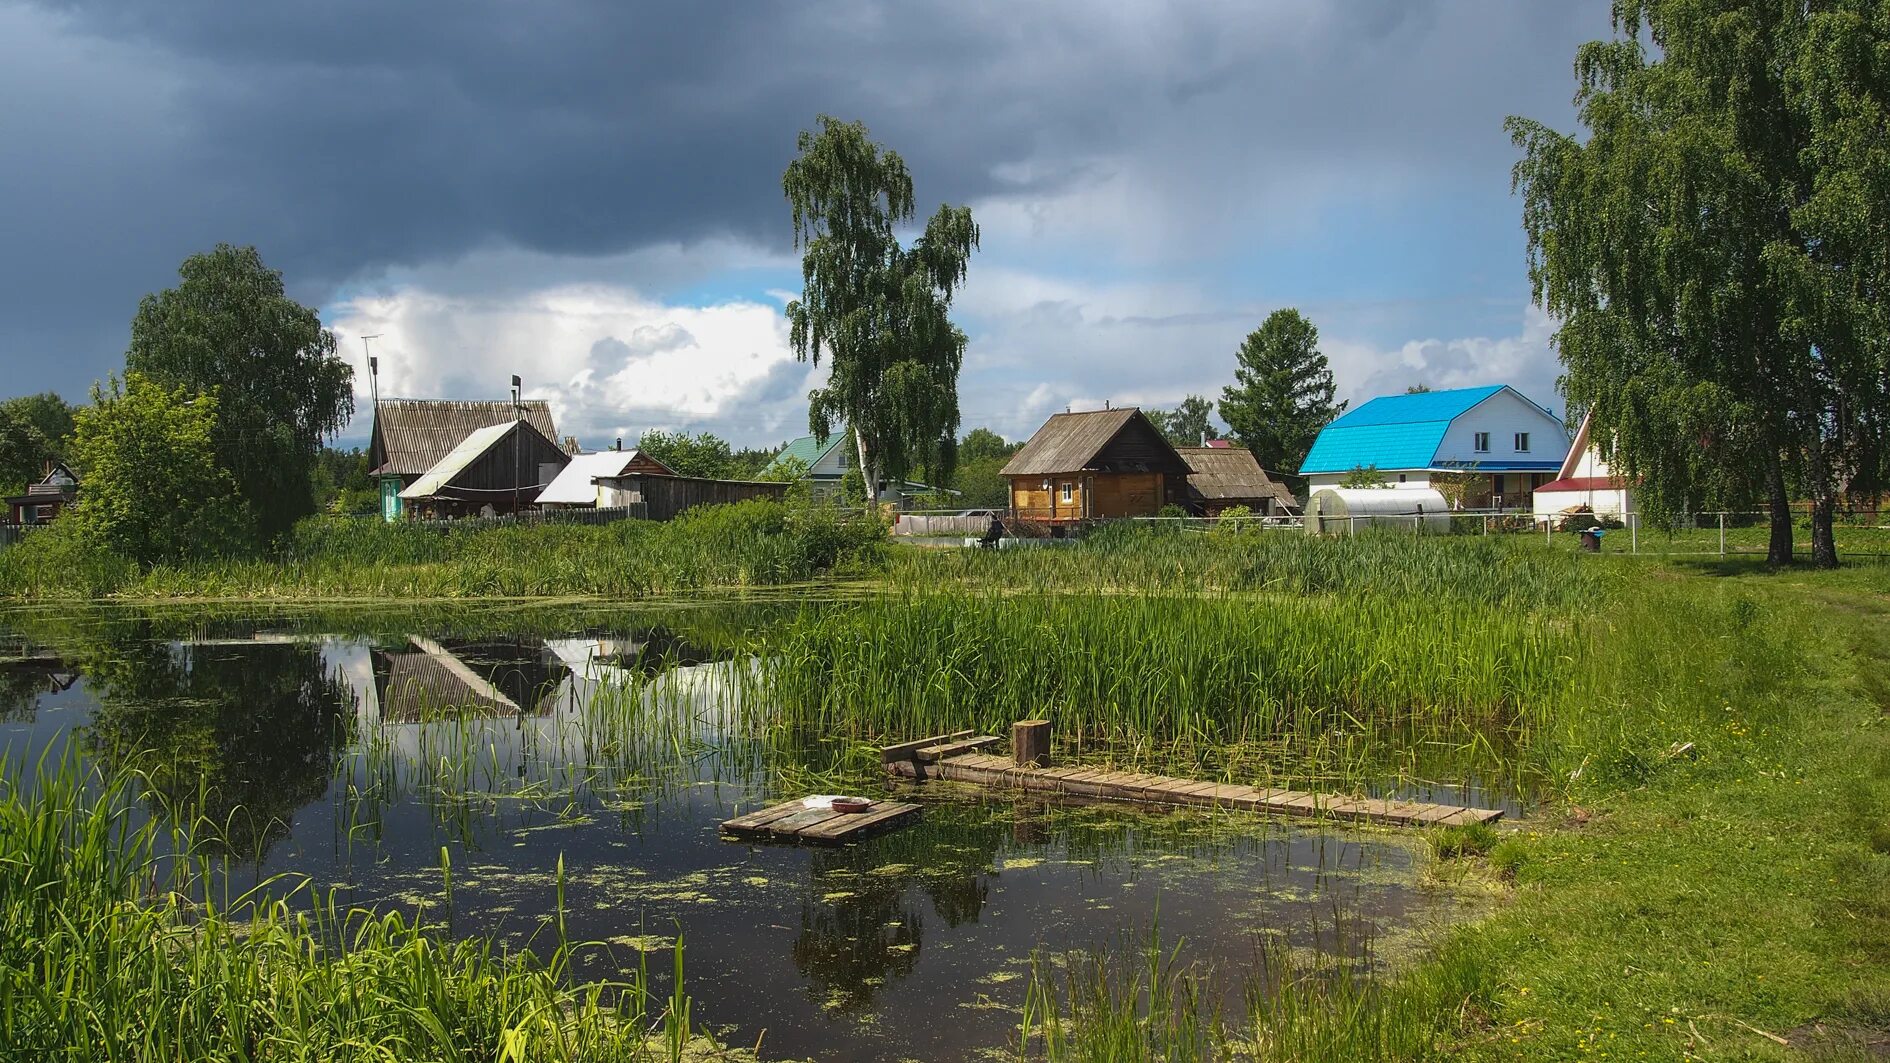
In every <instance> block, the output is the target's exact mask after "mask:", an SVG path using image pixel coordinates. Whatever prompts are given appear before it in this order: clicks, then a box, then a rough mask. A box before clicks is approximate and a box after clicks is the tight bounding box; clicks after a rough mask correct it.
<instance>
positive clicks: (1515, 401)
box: [1299, 384, 1569, 509]
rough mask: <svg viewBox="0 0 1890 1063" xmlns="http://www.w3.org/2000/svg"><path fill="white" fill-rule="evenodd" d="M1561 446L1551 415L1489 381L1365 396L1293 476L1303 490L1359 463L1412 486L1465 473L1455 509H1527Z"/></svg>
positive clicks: (1559, 428)
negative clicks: (1297, 475) (1439, 476)
mask: <svg viewBox="0 0 1890 1063" xmlns="http://www.w3.org/2000/svg"><path fill="white" fill-rule="evenodd" d="M1568 448H1569V441H1568V428H1567V427H1566V426H1565V425H1564V424H1563V423H1562V419H1561V418H1559V417H1557V416H1556V415H1555V414H1553V413H1550V412H1549V411H1548V410H1547V409H1546V408H1544V407H1543V406H1542V405H1541V404H1539V403H1537V402H1534V401H1532V400H1531V399H1530V398H1528V396H1526V395H1524V394H1523V393H1522V392H1520V391H1517V390H1516V389H1515V388H1512V387H1510V386H1509V385H1507V384H1497V385H1493V386H1490V387H1481V388H1455V389H1452V390H1450V391H1421V392H1417V393H1415V394H1409V395H1382V396H1380V397H1378V398H1375V399H1372V400H1371V401H1369V402H1366V403H1364V404H1363V405H1360V406H1357V407H1355V408H1353V409H1351V410H1348V411H1346V412H1345V414H1343V415H1342V416H1340V417H1338V418H1337V419H1335V420H1334V421H1333V422H1332V423H1331V424H1328V425H1327V426H1326V427H1325V429H1324V430H1323V431H1321V432H1320V433H1319V438H1318V439H1317V440H1315V441H1314V443H1313V447H1312V450H1311V451H1309V452H1308V453H1307V455H1306V460H1305V461H1303V462H1301V463H1300V466H1299V472H1300V475H1302V476H1304V477H1306V481H1307V485H1308V488H1307V489H1308V490H1310V491H1317V490H1319V489H1320V488H1322V487H1338V486H1340V485H1341V484H1342V483H1343V482H1344V481H1345V480H1346V479H1348V478H1350V477H1351V476H1353V474H1354V473H1355V472H1357V471H1358V470H1360V469H1364V468H1373V469H1376V470H1377V472H1378V474H1379V475H1380V476H1382V477H1383V478H1384V480H1385V483H1386V485H1387V486H1389V487H1393V488H1412V489H1415V488H1428V487H1432V486H1434V485H1433V484H1432V483H1431V480H1432V477H1433V476H1436V475H1437V474H1440V473H1451V474H1465V473H1468V474H1471V475H1470V476H1468V477H1467V478H1466V479H1464V481H1463V483H1464V492H1463V501H1462V505H1463V506H1464V507H1465V508H1467V509H1481V508H1485V507H1491V508H1497V509H1519V508H1520V509H1528V508H1530V499H1531V495H1532V493H1533V492H1534V491H1535V489H1536V488H1537V487H1539V486H1541V485H1542V484H1545V483H1548V482H1550V481H1552V480H1554V479H1555V478H1556V475H1557V473H1558V472H1559V471H1560V470H1561V468H1562V461H1563V459H1564V458H1566V457H1567V456H1568Z"/></svg>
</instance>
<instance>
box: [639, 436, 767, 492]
mask: <svg viewBox="0 0 1890 1063" xmlns="http://www.w3.org/2000/svg"><path fill="white" fill-rule="evenodd" d="M637 449H638V450H640V451H642V452H643V453H645V454H648V455H649V456H650V457H652V458H655V459H656V460H657V461H660V462H662V463H663V464H665V465H667V466H669V467H670V469H672V470H673V471H674V472H675V473H676V475H678V476H701V477H705V478H707V479H711V480H728V479H741V478H743V477H744V476H745V475H746V472H747V467H746V465H744V464H743V463H740V462H737V461H736V460H735V454H734V451H732V450H730V449H729V445H728V440H726V439H723V438H722V437H721V436H718V435H716V434H714V433H713V432H701V433H698V434H697V435H693V436H692V435H690V434H688V433H687V432H665V431H663V430H662V429H660V428H652V429H650V430H648V431H646V432H644V433H643V437H642V438H641V439H638V440H637Z"/></svg>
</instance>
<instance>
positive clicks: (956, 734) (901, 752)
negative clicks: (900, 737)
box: [879, 731, 977, 764]
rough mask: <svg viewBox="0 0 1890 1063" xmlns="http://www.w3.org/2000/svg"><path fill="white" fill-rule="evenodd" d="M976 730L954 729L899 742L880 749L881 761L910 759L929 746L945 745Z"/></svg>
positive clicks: (972, 733) (966, 736)
mask: <svg viewBox="0 0 1890 1063" xmlns="http://www.w3.org/2000/svg"><path fill="white" fill-rule="evenodd" d="M974 734H977V732H976V731H953V732H952V733H951V734H942V735H933V736H932V737H930V738H915V739H913V740H912V741H910V742H897V743H894V744H893V745H890V746H886V747H884V748H882V749H881V750H880V751H879V762H880V763H881V764H891V763H892V762H893V761H895V760H910V759H911V758H912V755H913V754H914V753H917V752H918V751H919V750H921V749H924V748H926V747H927V746H936V745H943V744H944V743H946V742H955V741H957V740H958V739H960V738H970V737H971V736H972V735H974Z"/></svg>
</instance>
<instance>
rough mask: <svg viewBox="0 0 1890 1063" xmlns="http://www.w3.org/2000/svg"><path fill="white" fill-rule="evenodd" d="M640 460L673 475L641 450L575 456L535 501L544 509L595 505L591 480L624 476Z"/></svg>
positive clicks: (666, 467)
mask: <svg viewBox="0 0 1890 1063" xmlns="http://www.w3.org/2000/svg"><path fill="white" fill-rule="evenodd" d="M639 460H640V461H641V462H642V463H643V464H644V465H655V466H656V467H657V468H658V469H661V470H663V471H664V472H666V473H668V472H670V469H669V466H667V465H664V464H663V463H662V462H660V461H657V460H656V459H655V458H652V457H650V456H649V455H648V454H645V453H643V452H642V451H640V450H600V451H598V452H597V453H595V454H573V455H571V464H569V465H566V466H565V467H564V468H562V469H560V470H558V475H557V476H554V477H552V480H551V482H550V483H548V484H546V485H545V489H544V490H543V491H540V492H538V498H537V499H536V501H537V502H538V504H539V505H541V506H542V505H544V504H545V503H547V502H551V503H555V504H557V505H562V506H590V505H596V504H597V485H596V484H595V483H593V482H592V480H594V479H596V478H597V477H611V476H622V475H623V473H624V470H626V469H628V468H629V467H630V466H631V465H633V464H636V463H637V462H638V461H639ZM670 475H675V474H674V473H670Z"/></svg>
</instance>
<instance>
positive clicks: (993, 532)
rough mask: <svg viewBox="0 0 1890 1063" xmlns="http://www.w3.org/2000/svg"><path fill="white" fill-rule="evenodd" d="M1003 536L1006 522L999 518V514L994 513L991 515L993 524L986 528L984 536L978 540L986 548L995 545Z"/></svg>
mask: <svg viewBox="0 0 1890 1063" xmlns="http://www.w3.org/2000/svg"><path fill="white" fill-rule="evenodd" d="M1002 538H1004V522H1003V521H1001V520H999V519H998V518H997V514H995V513H993V514H992V515H991V524H990V526H989V527H987V528H985V529H984V538H982V539H979V540H978V545H979V546H982V547H986V548H990V547H995V546H996V545H997V544H998V540H999V539H1002Z"/></svg>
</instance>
